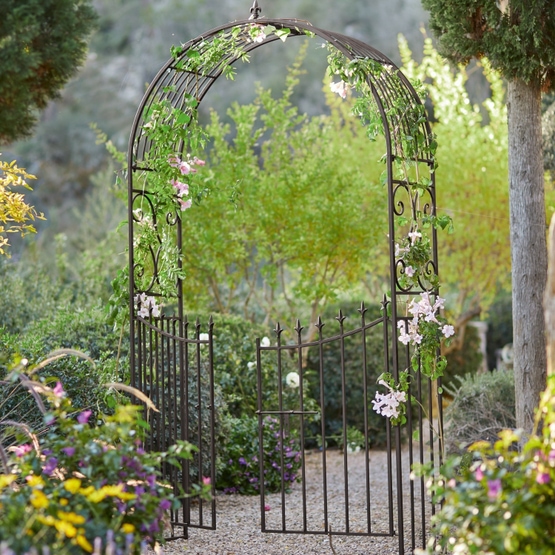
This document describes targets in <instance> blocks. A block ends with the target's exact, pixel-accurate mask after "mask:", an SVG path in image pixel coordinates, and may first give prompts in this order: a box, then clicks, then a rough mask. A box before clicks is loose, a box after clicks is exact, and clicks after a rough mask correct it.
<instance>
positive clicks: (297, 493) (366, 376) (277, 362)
mask: <svg viewBox="0 0 555 555" xmlns="http://www.w3.org/2000/svg"><path fill="white" fill-rule="evenodd" d="M360 312H361V325H360V326H359V327H358V328H356V329H353V330H349V331H346V330H345V329H344V320H345V318H344V317H343V315H342V314H340V315H339V317H338V318H337V320H338V321H339V327H340V331H339V334H337V335H334V336H332V337H328V338H325V337H324V336H323V328H324V323H323V322H322V321H321V320H319V321H318V323H317V324H316V327H317V328H318V337H317V339H315V340H313V341H308V342H305V341H303V339H302V331H303V328H302V327H301V326H300V324H299V323H297V327H296V328H295V335H296V340H295V341H294V342H291V343H287V342H285V343H284V341H283V339H282V337H283V329H282V328H281V327H280V326H279V325H278V326H277V328H276V330H275V331H276V336H277V342H276V344H275V345H271V346H262V345H261V344H260V340H258V341H257V365H258V392H259V395H258V417H259V423H260V429H259V445H260V454H259V463H260V468H259V479H260V483H261V500H260V508H261V511H260V512H261V515H260V516H261V525H262V531H263V532H276V533H309V534H325V535H360V536H393V535H395V533H396V532H395V528H394V513H395V512H396V511H395V499H394V494H393V460H392V456H391V449H390V448H389V447H390V446H391V444H392V442H394V441H395V440H394V439H393V438H392V433H391V426H390V425H389V421H388V420H387V419H382V423H383V428H384V429H383V432H384V433H385V436H386V443H387V446H388V453H389V455H388V457H387V474H386V476H383V479H386V477H387V479H388V481H389V488H388V496H387V499H386V500H385V503H384V500H381V499H376V500H374V499H373V497H372V487H371V483H372V480H371V478H372V477H373V476H372V473H373V472H374V470H375V469H374V468H373V465H372V457H371V452H370V448H371V433H370V426H369V411H370V410H372V408H371V403H370V399H371V397H372V396H373V395H372V394H371V393H370V390H369V387H370V385H371V384H375V383H376V381H377V377H378V376H379V375H380V374H381V373H382V372H386V371H388V369H389V356H388V352H389V348H388V346H387V345H388V341H389V330H388V328H389V326H390V325H391V323H390V322H389V320H388V318H387V315H386V311H385V310H383V315H382V317H381V318H379V319H377V320H374V321H372V322H370V323H367V322H366V321H365V313H366V309H365V308H364V306H363V307H362V308H361V310H360ZM376 334H377V335H378V336H379V337H380V339H381V341H382V345H383V352H384V359H383V361H382V364H380V365H379V366H378V367H376V366H375V363H374V364H372V365H370V364H369V362H368V357H367V342H368V339H369V338H370V337H371V336H372V335H374V336H375V335H376ZM347 342H349V343H350V344H351V345H353V344H356V345H358V348H357V350H358V354H359V358H358V360H357V363H356V364H357V365H358V369H359V372H358V374H359V376H358V378H359V379H358V380H357V383H356V384H353V383H348V378H347V372H346V364H345V356H346V355H345V345H346V343H347ZM332 344H338V345H339V351H340V357H341V361H340V368H339V373H340V385H339V389H338V390H337V391H335V395H337V396H338V399H339V402H340V404H341V407H342V414H341V427H340V430H339V436H338V435H335V436H334V437H330V432H329V427H328V425H327V416H328V415H327V414H326V405H327V404H329V403H328V399H327V397H329V396H330V395H332V393H331V392H330V391H329V388H328V389H327V384H326V381H327V378H328V377H329V376H330V371H331V370H334V369H332V368H330V367H328V366H326V364H325V360H324V359H325V357H324V352H325V350H326V349H327V348H329V347H330V346H331V345H332ZM310 349H311V350H313V351H314V352H315V353H316V357H317V359H318V361H319V364H318V366H319V367H318V371H317V375H316V376H314V375H313V376H311V377H310V380H309V379H307V377H306V376H305V374H306V372H307V371H306V364H305V362H306V356H307V352H308V351H309V350H310ZM286 357H289V358H294V359H295V361H296V367H297V374H298V388H297V391H298V394H297V400H296V406H295V407H293V406H291V405H289V406H286V405H285V404H284V390H285V389H286V388H288V387H290V385H288V384H291V382H293V383H296V382H295V380H293V379H292V378H290V374H291V373H290V374H288V375H287V376H285V375H284V364H283V361H284V359H285V358H286ZM270 359H272V360H270ZM268 366H269V367H270V368H271V370H270V371H271V372H273V373H274V375H275V380H274V382H273V383H274V385H275V387H276V389H277V391H278V406H265V403H264V400H263V391H262V387H263V378H262V372H263V370H264V369H265V370H266V371H268ZM349 377H350V379H351V380H352V379H353V375H352V374H350V375H349ZM309 381H311V382H312V388H313V389H314V381H316V382H317V384H316V388H317V390H318V391H319V399H318V401H317V405H318V406H317V410H310V409H307V407H306V406H305V388H306V387H307V386H308V383H309ZM353 387H361V388H362V395H359V404H358V405H357V406H354V405H353V403H352V402H350V401H351V399H350V398H349V397H350V395H349V391H350V390H349V388H351V389H352V388H353ZM354 411H360V414H362V415H363V416H362V422H363V429H362V430H361V432H362V434H363V436H364V441H363V445H362V446H361V448H362V451H363V452H364V457H365V460H366V461H367V464H366V465H365V470H364V475H363V476H359V477H357V479H362V480H364V482H365V487H364V496H363V498H362V499H361V498H360V496H358V497H357V498H356V499H353V492H352V488H350V487H349V480H350V479H351V473H350V469H351V465H350V457H351V454H350V452H349V451H350V449H349V446H348V443H347V440H346V439H345V438H348V437H349V429H350V425H349V422H350V418H351V417H352V416H354V415H353V412H354ZM271 433H277V434H279V438H280V440H281V442H280V445H279V448H280V460H281V465H280V468H279V471H280V472H281V478H282V480H281V484H282V487H281V492H280V497H281V503H280V504H281V511H280V512H279V514H277V512H272V513H271V514H269V513H267V511H266V510H265V508H266V505H267V492H266V488H265V486H264V470H265V469H264V459H265V455H266V453H265V445H264V444H265V436H266V435H267V434H271ZM318 436H319V438H318ZM290 437H294V438H296V441H297V445H298V449H299V452H300V458H301V469H300V483H299V484H298V486H297V487H296V488H294V491H293V493H291V494H290V495H287V494H286V484H288V483H289V480H288V479H289V476H288V475H287V471H288V468H287V460H288V456H289V453H290V452H289V451H288V450H289V449H290V441H291V440H290V439H289V438H290ZM341 438H343V441H342V442H343V450H342V453H341V454H340V459H341V464H342V467H343V491H344V493H343V496H342V499H339V500H338V499H330V498H329V496H328V483H327V465H328V464H329V462H330V458H333V460H334V461H337V458H338V457H337V454H338V448H337V446H335V447H329V446H328V443H329V442H330V441H331V440H334V439H335V441H336V442H337V443H340V442H341ZM293 441H295V440H293ZM318 443H320V446H318ZM397 452H400V450H399V449H397ZM308 462H310V469H309V468H308ZM314 462H316V463H317V464H316V465H315V464H313V463H314ZM315 466H317V467H319V468H318V470H317V471H314V467H315ZM357 489H358V488H357ZM309 490H310V493H309ZM316 492H318V493H316ZM294 503H296V504H299V505H300V506H302V515H303V517H302V522H292V521H291V520H290V519H289V518H288V512H287V506H288V505H290V504H294ZM375 504H381V505H382V507H380V508H381V510H382V511H383V509H384V507H383V505H384V504H385V509H386V511H387V514H388V519H387V522H386V523H385V526H383V525H381V526H379V527H378V528H376V527H375V526H374V525H373V522H372V508H373V506H374V505H375ZM339 506H340V507H339ZM353 507H357V508H358V509H356V510H355V509H354V508H353ZM356 511H358V513H356ZM355 513H356V514H355ZM332 514H333V518H332V517H331V515H332ZM338 515H340V516H338Z"/></svg>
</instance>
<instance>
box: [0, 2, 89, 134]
mask: <svg viewBox="0 0 555 555" xmlns="http://www.w3.org/2000/svg"><path fill="white" fill-rule="evenodd" d="M95 22H96V13H95V11H94V9H93V8H92V6H91V4H90V1H89V0H3V1H2V17H1V18H0V144H2V143H8V142H11V141H14V140H17V139H20V138H23V137H25V136H28V135H29V134H30V133H31V131H32V129H33V127H34V125H35V123H36V121H37V117H38V110H41V109H43V108H44V107H45V106H46V104H47V103H48V101H49V100H51V99H52V98H54V97H56V95H57V94H58V91H59V90H60V89H61V88H62V87H63V86H64V85H65V84H66V83H67V81H68V80H69V79H70V78H71V77H72V76H73V75H74V74H75V72H76V70H77V68H78V67H79V66H80V65H81V64H82V63H83V61H84V59H85V55H86V52H87V42H86V39H87V37H88V36H89V35H90V33H91V32H92V30H93V28H94V24H95Z"/></svg>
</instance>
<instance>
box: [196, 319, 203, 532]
mask: <svg viewBox="0 0 555 555" xmlns="http://www.w3.org/2000/svg"><path fill="white" fill-rule="evenodd" d="M195 339H196V370H197V399H196V405H195V408H196V411H197V441H198V453H197V455H198V478H197V479H198V482H199V483H202V472H203V468H202V464H203V456H202V455H203V445H202V396H201V394H202V382H201V363H202V358H201V355H200V321H199V319H198V318H197V322H196V332H195ZM203 502H204V500H203V499H202V498H199V500H198V511H199V525H200V526H202V525H203V524H204V520H203V514H204V510H203Z"/></svg>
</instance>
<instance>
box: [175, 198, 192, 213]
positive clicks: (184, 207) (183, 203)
mask: <svg viewBox="0 0 555 555" xmlns="http://www.w3.org/2000/svg"><path fill="white" fill-rule="evenodd" d="M177 200H178V201H179V204H181V211H182V212H183V211H184V210H187V208H191V205H192V204H193V202H192V200H191V199H189V200H182V199H180V198H179V199H177Z"/></svg>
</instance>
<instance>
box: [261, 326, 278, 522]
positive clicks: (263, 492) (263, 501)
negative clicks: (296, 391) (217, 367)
mask: <svg viewBox="0 0 555 555" xmlns="http://www.w3.org/2000/svg"><path fill="white" fill-rule="evenodd" d="M278 327H279V324H278ZM278 347H279V336H278ZM256 378H257V379H256V381H257V384H256V386H257V387H256V393H257V403H258V410H257V412H258V471H259V474H260V479H259V480H258V482H259V484H260V528H261V530H262V532H265V531H266V509H265V507H266V484H265V481H266V480H265V476H264V430H263V429H262V426H263V419H262V366H261V364H260V338H259V337H257V338H256Z"/></svg>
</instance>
